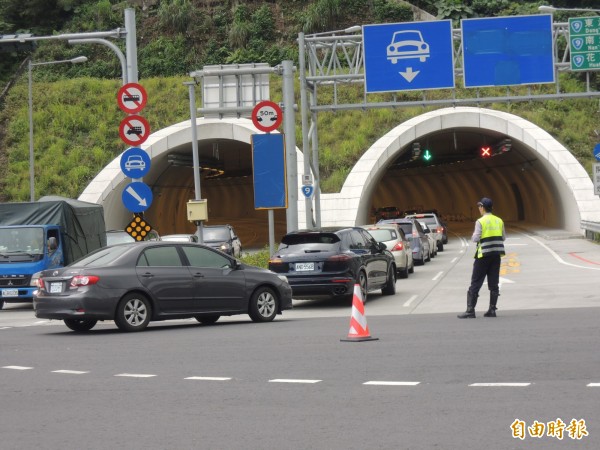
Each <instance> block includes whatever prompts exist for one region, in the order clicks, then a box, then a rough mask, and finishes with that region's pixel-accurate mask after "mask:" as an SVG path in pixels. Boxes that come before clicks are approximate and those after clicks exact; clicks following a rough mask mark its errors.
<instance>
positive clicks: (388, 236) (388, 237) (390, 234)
mask: <svg viewBox="0 0 600 450" xmlns="http://www.w3.org/2000/svg"><path fill="white" fill-rule="evenodd" d="M367 231H368V232H369V233H370V234H371V236H373V237H374V238H375V240H376V241H377V242H385V241H392V240H394V239H398V235H397V234H396V232H395V231H394V230H391V229H389V228H380V229H378V230H367Z"/></svg>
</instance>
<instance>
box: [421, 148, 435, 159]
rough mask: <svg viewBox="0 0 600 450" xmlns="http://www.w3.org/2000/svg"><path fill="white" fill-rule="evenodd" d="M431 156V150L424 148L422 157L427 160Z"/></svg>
mask: <svg viewBox="0 0 600 450" xmlns="http://www.w3.org/2000/svg"><path fill="white" fill-rule="evenodd" d="M431 158H433V155H432V154H431V152H430V151H429V150H425V152H424V153H423V159H424V160H425V161H429V160H430V159H431Z"/></svg>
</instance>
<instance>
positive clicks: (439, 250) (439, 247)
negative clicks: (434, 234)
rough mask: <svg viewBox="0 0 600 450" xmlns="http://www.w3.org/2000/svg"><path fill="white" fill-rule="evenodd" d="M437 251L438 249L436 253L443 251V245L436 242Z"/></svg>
mask: <svg viewBox="0 0 600 450" xmlns="http://www.w3.org/2000/svg"><path fill="white" fill-rule="evenodd" d="M437 249H438V252H443V251H444V243H443V242H442V241H440V242H438V246H437Z"/></svg>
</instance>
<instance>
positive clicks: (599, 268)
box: [527, 236, 600, 270]
mask: <svg viewBox="0 0 600 450" xmlns="http://www.w3.org/2000/svg"><path fill="white" fill-rule="evenodd" d="M527 237H528V238H529V239H531V240H532V241H534V242H536V243H538V244H539V245H540V246H541V247H543V248H544V249H546V250H547V251H548V253H550V254H551V255H552V256H553V257H554V259H555V260H556V261H558V262H559V263H561V264H564V265H565V266H571V267H577V268H578V269H590V270H600V267H589V266H579V265H577V264H571V263H568V262H566V261H564V260H563V259H562V258H561V257H560V256H558V255H557V254H556V252H555V251H554V250H552V249H551V248H550V247H548V246H547V245H546V244H544V243H543V242H541V241H540V240H538V239H536V238H534V237H533V236H527Z"/></svg>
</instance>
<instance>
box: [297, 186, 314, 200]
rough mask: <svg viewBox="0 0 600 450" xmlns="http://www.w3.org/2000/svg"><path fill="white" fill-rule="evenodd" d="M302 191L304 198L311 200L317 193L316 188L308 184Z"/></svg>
mask: <svg viewBox="0 0 600 450" xmlns="http://www.w3.org/2000/svg"><path fill="white" fill-rule="evenodd" d="M300 190H301V191H302V193H303V194H304V196H305V197H306V198H311V197H312V195H313V192H314V191H315V188H314V187H313V186H312V185H310V184H308V185H306V186H302V187H301V188H300Z"/></svg>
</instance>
